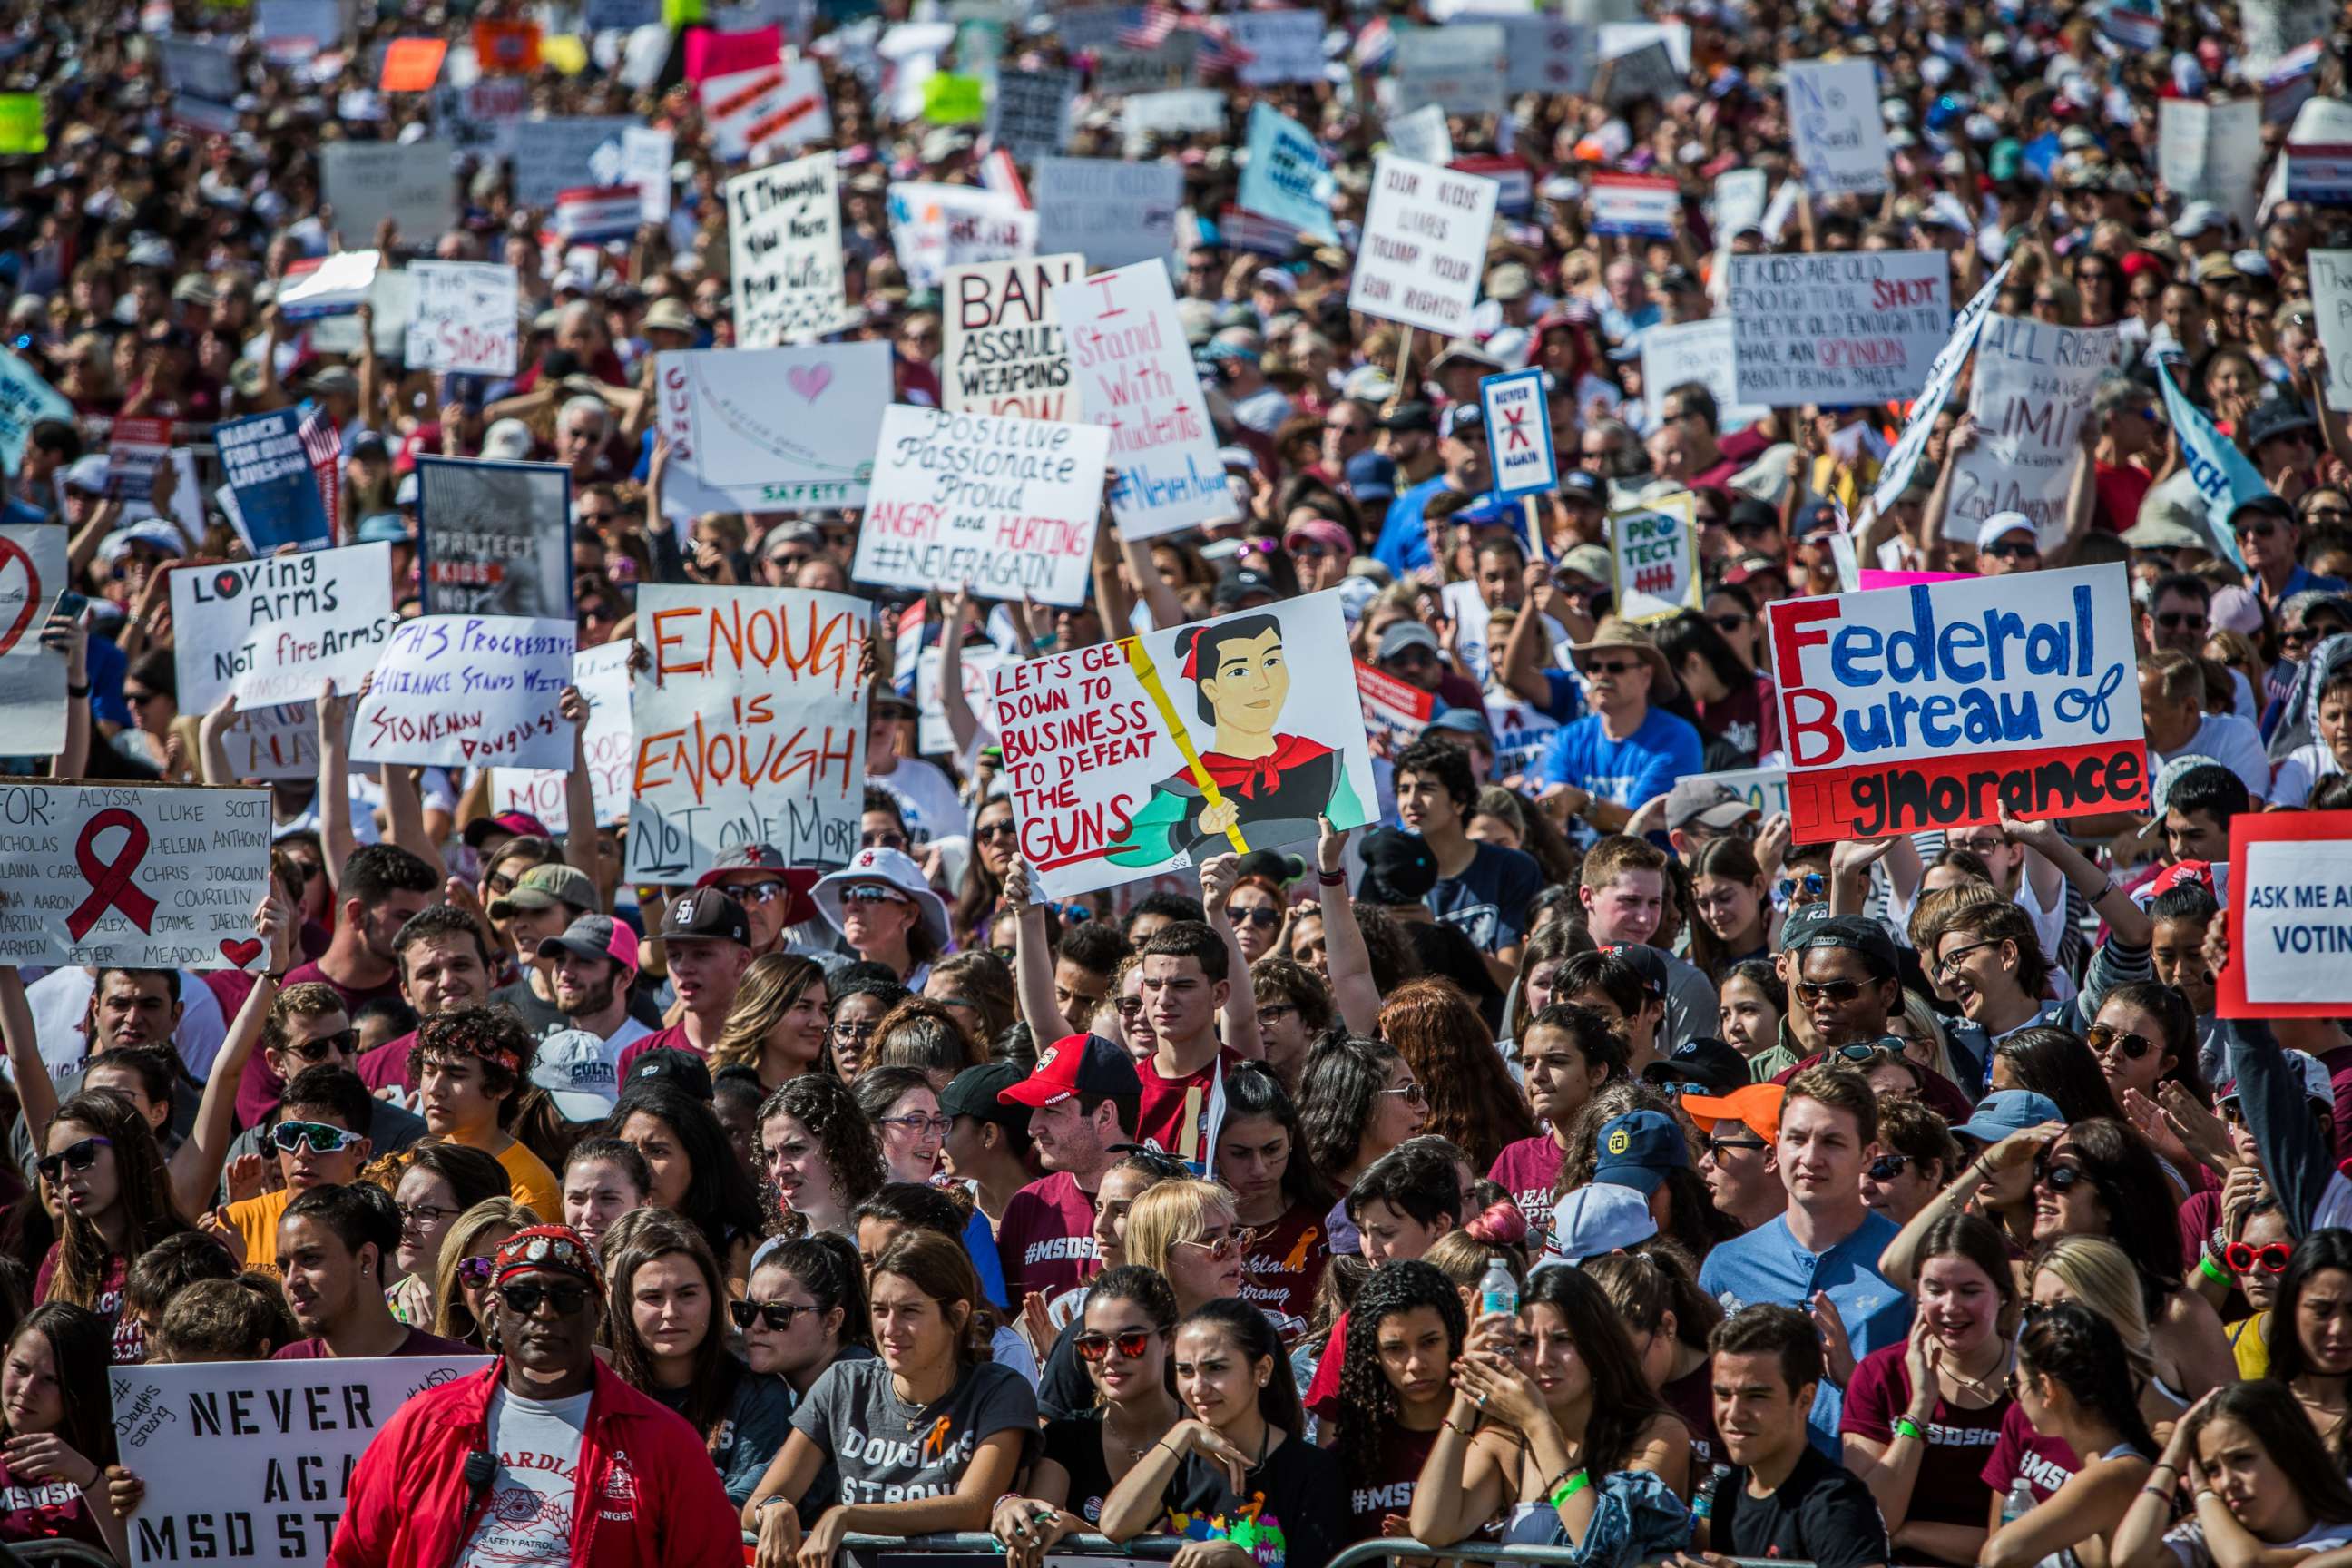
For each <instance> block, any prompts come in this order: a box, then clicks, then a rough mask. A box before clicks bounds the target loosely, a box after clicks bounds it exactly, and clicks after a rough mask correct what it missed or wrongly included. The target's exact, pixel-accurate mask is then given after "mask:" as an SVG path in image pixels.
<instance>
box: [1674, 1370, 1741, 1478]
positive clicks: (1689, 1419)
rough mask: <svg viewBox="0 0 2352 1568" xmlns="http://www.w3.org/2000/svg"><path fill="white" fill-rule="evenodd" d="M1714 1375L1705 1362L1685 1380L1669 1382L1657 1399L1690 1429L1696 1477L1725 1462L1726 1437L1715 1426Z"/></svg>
mask: <svg viewBox="0 0 2352 1568" xmlns="http://www.w3.org/2000/svg"><path fill="white" fill-rule="evenodd" d="M1713 1374H1714V1368H1713V1366H1712V1364H1711V1363H1708V1362H1704V1361H1703V1362H1701V1363H1698V1364H1697V1365H1696V1366H1695V1367H1693V1368H1691V1370H1690V1371H1688V1372H1686V1373H1683V1375H1682V1376H1680V1377H1675V1378H1668V1379H1667V1380H1666V1385H1665V1386H1664V1388H1661V1389H1659V1390H1658V1397H1659V1398H1660V1399H1663V1400H1664V1401H1665V1402H1666V1408H1667V1409H1669V1410H1671V1411H1673V1412H1674V1413H1675V1415H1679V1416H1681V1417H1682V1419H1683V1425H1684V1426H1687V1427H1689V1428H1690V1440H1691V1474H1692V1475H1693V1476H1694V1477H1696V1476H1698V1475H1700V1474H1702V1473H1703V1471H1704V1468H1705V1467H1706V1466H1708V1465H1717V1464H1722V1463H1724V1462H1725V1460H1724V1455H1723V1434H1722V1433H1721V1432H1719V1431H1717V1429H1716V1425H1715V1378H1714V1375H1713Z"/></svg>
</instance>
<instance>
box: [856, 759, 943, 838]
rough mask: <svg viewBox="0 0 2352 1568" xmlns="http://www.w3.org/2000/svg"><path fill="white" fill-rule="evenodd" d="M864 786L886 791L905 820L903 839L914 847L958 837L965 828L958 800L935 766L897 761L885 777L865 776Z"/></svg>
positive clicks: (903, 760) (902, 760) (913, 761)
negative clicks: (944, 836) (873, 785)
mask: <svg viewBox="0 0 2352 1568" xmlns="http://www.w3.org/2000/svg"><path fill="white" fill-rule="evenodd" d="M866 783H867V784H878V785H880V786H881V787H882V788H884V789H886V790H888V791H889V792H890V794H891V796H892V797H893V798H894V799H896V800H897V801H898V815H899V816H903V817H905V818H906V819H907V837H908V839H909V840H910V841H911V842H912V843H913V844H915V845H924V844H929V842H930V841H931V840H932V839H934V838H937V837H941V836H942V835H945V834H950V833H961V832H962V831H964V829H965V827H966V826H968V824H967V822H966V820H965V816H964V809H963V801H962V799H961V797H960V796H959V795H957V794H956V789H955V785H954V784H950V783H949V782H948V775H947V774H946V773H943V772H941V771H940V766H939V764H938V763H927V762H925V761H923V759H922V758H920V757H900V758H899V759H898V766H897V767H895V768H892V769H891V770H890V771H889V772H888V773H867V774H866Z"/></svg>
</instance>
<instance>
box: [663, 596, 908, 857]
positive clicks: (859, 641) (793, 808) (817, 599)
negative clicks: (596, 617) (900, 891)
mask: <svg viewBox="0 0 2352 1568" xmlns="http://www.w3.org/2000/svg"><path fill="white" fill-rule="evenodd" d="M873 625H874V606H873V605H870V604H868V603H866V601H865V600H863V599H858V598H853V597H851V596H850V595H846V594H821V593H814V592H810V591H807V590H804V589H800V588H740V587H730V588H707V587H700V586H685V585H678V584H667V583H647V584H645V585H644V586H642V587H640V588H639V589H638V590H637V623H636V640H637V643H638V645H639V646H640V647H644V648H645V649H646V668H644V669H643V670H641V671H639V672H638V674H637V676H636V679H635V684H634V685H633V686H632V687H631V689H630V698H629V706H630V710H631V712H632V713H633V714H634V716H635V730H636V756H635V767H634V768H633V770H632V773H631V778H630V790H631V798H630V802H629V840H628V841H629V869H628V874H629V876H630V877H632V878H633V879H636V880H638V881H642V882H657V883H666V884H672V885H676V884H681V883H689V882H692V881H693V880H694V879H695V878H696V877H697V876H698V875H700V874H701V873H702V872H704V871H706V870H708V869H709V868H710V865H711V863H712V862H713V861H715V860H716V859H718V858H719V856H721V855H723V854H725V853H726V852H727V851H728V850H730V849H733V848H735V847H738V846H740V845H744V844H766V845H771V846H772V847H775V848H776V849H777V850H779V851H781V852H782V855H783V857H784V863H785V864H787V865H791V866H812V867H822V868H827V869H830V868H835V867H838V866H844V865H846V864H848V861H849V858H850V857H851V856H852V855H855V854H856V852H857V848H858V841H857V818H858V814H859V813H860V812H861V811H862V810H863V809H864V808H865V801H866V685H865V682H864V681H863V680H861V679H859V677H858V673H857V669H858V663H859V660H860V658H862V656H863V655H864V652H865V648H866V639H867V638H868V637H871V636H872V635H873Z"/></svg>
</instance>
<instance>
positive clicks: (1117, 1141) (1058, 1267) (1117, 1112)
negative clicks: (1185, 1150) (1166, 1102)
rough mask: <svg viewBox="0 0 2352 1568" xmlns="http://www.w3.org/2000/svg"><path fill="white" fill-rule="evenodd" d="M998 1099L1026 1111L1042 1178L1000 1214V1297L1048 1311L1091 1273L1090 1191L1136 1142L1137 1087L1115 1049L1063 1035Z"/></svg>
mask: <svg viewBox="0 0 2352 1568" xmlns="http://www.w3.org/2000/svg"><path fill="white" fill-rule="evenodd" d="M973 1070H974V1071H982V1070H985V1069H982V1068H974V1069H973ZM949 1087H950V1089H952V1088H953V1087H954V1085H952V1084H951V1085H950V1086H949ZM997 1098H998V1099H999V1100H1002V1101H1003V1102H1004V1103H1005V1104H1007V1105H1019V1106H1026V1107H1028V1109H1029V1143H1030V1146H1031V1147H1032V1148H1033V1149H1034V1150H1035V1151H1036V1152H1037V1163H1039V1164H1041V1165H1043V1166H1045V1175H1043V1176H1040V1177H1039V1178H1037V1180H1035V1181H1034V1182H1032V1183H1030V1184H1028V1185H1027V1186H1025V1187H1023V1188H1022V1189H1021V1190H1020V1191H1019V1192H1017V1193H1014V1194H1013V1197H1012V1199H1011V1201H1009V1202H1008V1203H1006V1205H1004V1222H1003V1224H1002V1225H1001V1226H998V1227H997V1231H996V1253H997V1257H998V1258H999V1260H1000V1261H1001V1262H1002V1263H1003V1268H1004V1289H1005V1293H1006V1295H1007V1296H1008V1298H1009V1299H1010V1300H1013V1301H1023V1300H1027V1299H1028V1297H1029V1296H1030V1295H1031V1294H1032V1293H1034V1292H1038V1291H1043V1292H1045V1296H1046V1299H1047V1301H1048V1303H1049V1304H1050V1303H1051V1302H1052V1301H1053V1300H1055V1299H1056V1298H1058V1297H1060V1296H1061V1295H1063V1294H1064V1293H1065V1292H1067V1291H1070V1290H1074V1289H1077V1288H1078V1287H1079V1286H1081V1285H1083V1284H1084V1283H1085V1282H1086V1279H1087V1276H1088V1275H1090V1274H1092V1273H1093V1272H1094V1267H1095V1261H1096V1259H1097V1258H1098V1257H1099V1256H1100V1255H1101V1248H1100V1247H1099V1246H1098V1244H1097V1242H1096V1240H1095V1201H1094V1194H1095V1191H1096V1189H1097V1187H1099V1186H1101V1184H1102V1179H1103V1176H1104V1175H1105V1173H1108V1171H1109V1170H1110V1168H1111V1167H1112V1166H1113V1165H1115V1164H1117V1163H1118V1161H1119V1157H1120V1146H1122V1145H1127V1144H1131V1143H1133V1142H1135V1124H1136V1118H1137V1116H1138V1115H1139V1112H1140V1110H1141V1106H1142V1100H1143V1084H1142V1081H1141V1079H1139V1077H1138V1075H1137V1073H1136V1070H1135V1061H1134V1058H1131V1057H1129V1055H1128V1054H1127V1052H1126V1051H1125V1050H1124V1049H1122V1048H1121V1047H1119V1046H1118V1045H1117V1044H1115V1043H1114V1042H1112V1041H1109V1040H1106V1039H1104V1038H1103V1037H1101V1036H1100V1035H1065V1036H1063V1037H1061V1038H1060V1039H1058V1040H1055V1042H1054V1043H1053V1044H1052V1045H1050V1046H1048V1047H1045V1049H1044V1050H1042V1051H1040V1052H1038V1053H1037V1065H1036V1067H1035V1068H1034V1069H1032V1070H1031V1072H1030V1074H1029V1076H1028V1077H1027V1078H1025V1079H1022V1080H1021V1081H1019V1082H1018V1083H1013V1084H1009V1085H1007V1086H1006V1087H1004V1088H1003V1089H999V1090H998V1091H997Z"/></svg>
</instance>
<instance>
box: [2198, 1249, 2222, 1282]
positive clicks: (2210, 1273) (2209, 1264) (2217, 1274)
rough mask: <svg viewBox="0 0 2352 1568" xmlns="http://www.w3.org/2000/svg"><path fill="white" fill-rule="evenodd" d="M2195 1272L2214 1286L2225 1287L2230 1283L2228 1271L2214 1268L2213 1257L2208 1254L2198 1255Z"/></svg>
mask: <svg viewBox="0 0 2352 1568" xmlns="http://www.w3.org/2000/svg"><path fill="white" fill-rule="evenodd" d="M2197 1271H2198V1272H2199V1273H2200V1274H2202V1275H2204V1276H2205V1278H2206V1279H2210V1280H2212V1281H2214V1282H2215V1283H2216V1284H2221V1285H2227V1284H2228V1283H2229V1282H2230V1271H2229V1270H2228V1269H2226V1268H2216V1267H2214V1264H2213V1255H2212V1254H2211V1253H2210V1252H2207V1253H2201V1254H2200V1255H2199V1257H2198V1258H2197Z"/></svg>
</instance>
